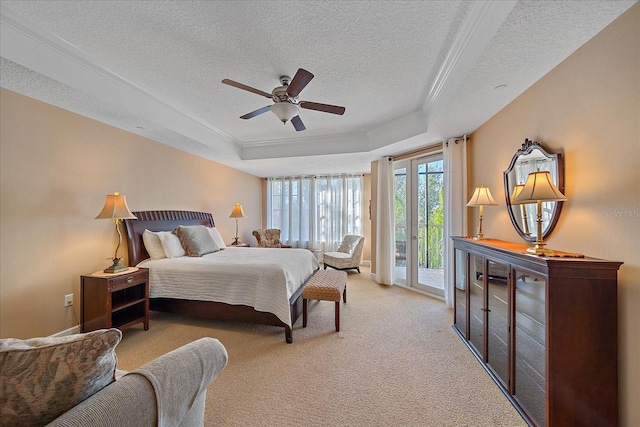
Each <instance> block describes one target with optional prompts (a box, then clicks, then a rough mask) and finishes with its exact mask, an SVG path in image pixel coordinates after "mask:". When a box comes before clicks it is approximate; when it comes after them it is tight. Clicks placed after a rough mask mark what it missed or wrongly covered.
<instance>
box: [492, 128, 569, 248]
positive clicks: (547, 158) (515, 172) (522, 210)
mask: <svg viewBox="0 0 640 427" xmlns="http://www.w3.org/2000/svg"><path fill="white" fill-rule="evenodd" d="M537 171H549V174H550V175H551V181H552V182H553V184H554V185H555V186H556V188H558V190H559V191H560V193H563V194H564V158H563V157H562V153H550V152H549V151H548V150H546V149H545V148H543V147H542V145H540V144H539V143H537V142H534V141H530V140H529V139H525V140H524V143H523V144H522V148H520V149H519V150H518V151H516V153H515V154H514V156H513V158H512V159H511V163H510V164H509V167H507V170H505V171H504V173H503V178H504V193H505V200H506V203H507V213H508V214H509V218H510V219H511V223H512V224H513V227H514V228H515V230H516V231H517V232H518V234H519V235H520V236H521V237H522V238H523V239H524V240H526V241H527V242H535V241H536V240H537V236H536V235H533V234H532V232H533V230H534V229H535V228H536V227H537V224H536V218H537V212H536V204H535V201H534V203H533V204H519V205H518V204H515V203H513V200H514V199H515V198H516V196H517V192H518V189H517V186H519V185H522V186H523V187H524V183H525V181H526V180H527V177H528V176H529V174H530V173H531V172H537ZM562 205H563V202H562V201H548V202H543V203H542V212H543V216H542V239H546V238H547V237H549V235H550V234H551V232H552V231H553V228H554V227H555V225H556V223H557V222H558V218H560V211H561V210H562Z"/></svg>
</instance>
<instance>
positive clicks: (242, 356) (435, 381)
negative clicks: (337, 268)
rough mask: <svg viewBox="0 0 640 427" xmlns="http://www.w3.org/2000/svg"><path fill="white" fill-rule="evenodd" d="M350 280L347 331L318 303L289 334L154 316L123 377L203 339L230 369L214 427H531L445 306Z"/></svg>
mask: <svg viewBox="0 0 640 427" xmlns="http://www.w3.org/2000/svg"><path fill="white" fill-rule="evenodd" d="M361 270H362V273H361V274H358V273H356V272H354V273H350V274H349V276H348V284H347V303H346V304H342V305H341V323H340V327H341V331H340V332H335V329H334V303H333V302H326V301H314V302H311V303H310V304H309V323H308V326H307V327H306V328H303V327H302V316H300V319H299V320H298V322H297V323H296V324H295V325H294V329H293V344H286V342H285V340H284V329H283V328H277V327H270V326H260V325H251V324H245V323H240V322H224V321H214V320H208V319H199V318H195V317H189V316H180V315H173V314H167V313H158V312H152V313H151V322H150V329H149V330H148V331H144V330H143V329H142V328H141V327H139V328H138V327H136V328H132V329H129V330H127V331H125V332H124V338H123V340H122V342H121V343H120V344H119V345H118V347H117V349H116V353H117V355H118V368H119V369H124V370H133V369H135V368H137V367H138V366H140V365H142V364H144V363H146V362H148V361H150V360H152V359H154V358H155V357H158V356H160V355H162V354H164V353H166V352H168V351H171V350H173V349H175V348H177V347H179V346H181V345H183V344H186V343H188V342H191V341H193V340H195V339H198V338H201V337H205V336H210V337H214V338H217V339H219V340H220V341H221V342H222V344H224V346H225V347H226V348H227V351H228V352H229V364H228V365H227V367H226V368H225V370H224V371H223V372H222V374H220V376H219V377H218V378H217V379H216V380H215V381H214V383H213V384H212V385H211V387H209V389H208V391H207V408H206V414H205V415H206V422H205V424H206V425H207V426H243V427H244V426H278V427H279V426H525V425H526V423H525V422H524V420H523V419H522V418H521V417H520V415H519V414H518V413H517V411H516V410H515V409H514V408H513V406H512V405H511V404H510V403H509V401H508V400H507V398H506V397H505V396H504V395H503V394H502V392H500V390H499V389H498V387H497V386H496V385H495V383H494V382H493V381H492V380H491V378H490V377H489V375H488V374H487V373H486V372H485V371H484V369H483V368H482V366H481V365H480V363H479V362H478V361H477V360H476V359H475V357H474V356H473V355H472V354H471V352H470V351H469V350H468V349H467V347H466V346H465V345H464V343H463V342H462V341H461V340H460V338H459V337H458V336H457V335H456V333H455V332H454V331H453V329H452V327H451V324H452V319H453V310H450V309H448V308H447V307H446V306H445V304H444V303H443V302H441V301H438V300H436V299H433V298H430V297H427V296H425V295H422V294H420V293H417V292H414V291H411V290H408V289H403V288H400V287H395V286H394V287H388V286H384V285H379V284H377V283H375V282H373V281H371V280H370V279H369V270H368V269H367V268H362V269H361Z"/></svg>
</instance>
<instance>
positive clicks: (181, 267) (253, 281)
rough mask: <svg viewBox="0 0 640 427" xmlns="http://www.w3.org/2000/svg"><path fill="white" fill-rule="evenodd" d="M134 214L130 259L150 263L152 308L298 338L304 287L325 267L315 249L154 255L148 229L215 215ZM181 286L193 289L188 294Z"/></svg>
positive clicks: (203, 221) (210, 223) (208, 223)
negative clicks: (273, 329) (275, 329)
mask: <svg viewBox="0 0 640 427" xmlns="http://www.w3.org/2000/svg"><path fill="white" fill-rule="evenodd" d="M133 214H134V215H135V216H136V217H137V220H124V224H125V230H126V240H127V248H128V252H129V265H130V266H139V267H145V268H149V274H150V283H151V291H150V308H151V310H156V311H164V312H170V313H179V314H187V315H194V316H199V317H206V318H211V319H218V320H232V321H241V322H250V323H256V324H262V325H272V326H280V327H284V330H285V339H286V342H287V343H292V342H293V334H292V328H293V325H294V324H295V322H296V320H297V319H298V317H299V316H300V314H301V313H302V297H301V295H302V288H303V287H304V284H305V283H306V282H307V281H308V280H309V278H310V277H311V276H312V275H313V273H314V272H315V270H317V269H318V268H319V265H318V262H317V260H316V258H315V256H314V255H313V254H312V253H311V252H310V251H307V250H306V249H269V248H255V247H254V248H227V249H224V250H221V251H219V252H216V253H212V254H207V255H204V256H202V257H188V256H186V257H181V258H171V259H161V260H151V259H149V258H150V257H149V254H148V252H147V250H146V248H145V245H144V242H143V238H142V235H143V233H144V231H145V230H149V231H154V232H158V231H171V230H174V229H175V228H176V227H178V226H180V225H182V226H190V225H204V226H205V227H214V226H215V224H214V220H213V216H212V215H211V214H210V213H207V212H194V211H171V210H163V211H140V212H134V213H133ZM232 272H235V274H231V273H232ZM156 285H157V286H156ZM181 289H188V291H187V292H186V293H184V294H183V293H181ZM224 289H228V290H229V291H230V292H229V293H226V292H224Z"/></svg>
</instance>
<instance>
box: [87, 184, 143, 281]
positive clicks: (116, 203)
mask: <svg viewBox="0 0 640 427" xmlns="http://www.w3.org/2000/svg"><path fill="white" fill-rule="evenodd" d="M95 219H111V220H113V223H114V224H115V225H116V232H117V233H118V246H116V251H115V253H114V255H113V258H111V260H112V261H113V264H112V265H111V267H107V268H106V269H104V270H103V271H104V272H105V273H120V272H122V271H125V270H127V268H128V267H127V266H125V265H122V264H120V257H118V250H119V249H120V245H121V244H122V233H120V228H119V227H118V225H119V224H120V220H123V219H138V218H136V217H135V216H134V215H133V214H132V213H131V211H130V210H129V206H127V197H126V196H122V195H120V193H118V192H115V193H113V194H108V195H107V200H106V201H105V202H104V207H103V208H102V211H101V212H100V213H99V214H98V216H97V217H96V218H95Z"/></svg>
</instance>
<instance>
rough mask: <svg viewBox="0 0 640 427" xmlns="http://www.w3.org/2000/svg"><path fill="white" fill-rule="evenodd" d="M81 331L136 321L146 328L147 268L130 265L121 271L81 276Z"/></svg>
mask: <svg viewBox="0 0 640 427" xmlns="http://www.w3.org/2000/svg"><path fill="white" fill-rule="evenodd" d="M80 294H81V296H80V299H81V301H82V303H81V308H80V331H81V332H89V331H94V330H96V329H104V328H118V329H120V330H124V329H126V328H129V327H131V326H133V325H136V324H138V323H143V324H144V330H145V331H146V330H148V329H149V270H148V269H146V268H135V267H130V268H129V269H127V270H126V271H125V272H124V274H107V273H102V272H96V273H93V274H91V275H87V276H82V277H81V278H80Z"/></svg>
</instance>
